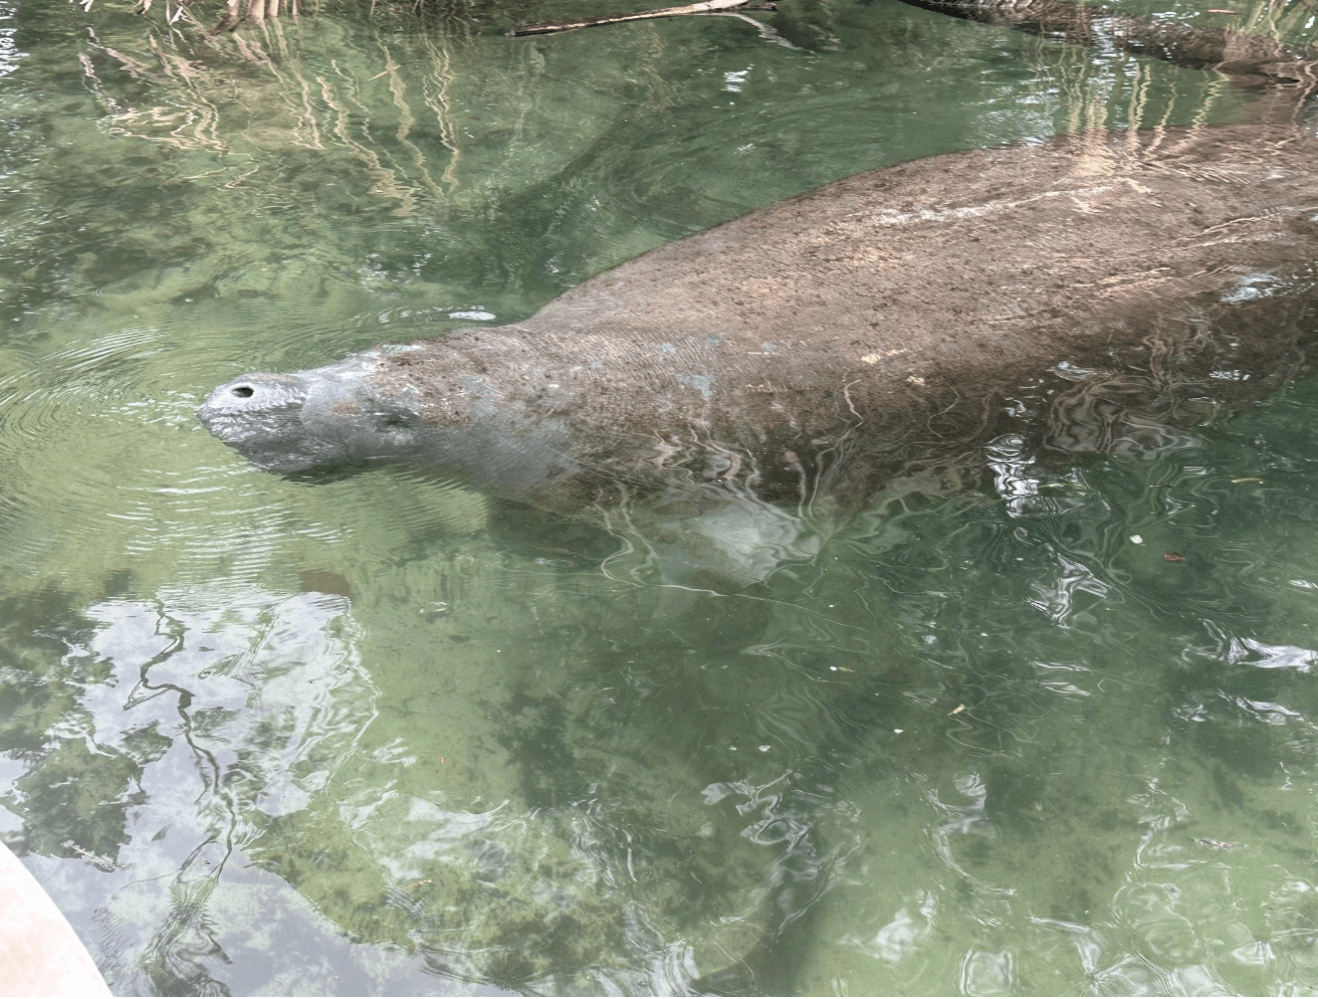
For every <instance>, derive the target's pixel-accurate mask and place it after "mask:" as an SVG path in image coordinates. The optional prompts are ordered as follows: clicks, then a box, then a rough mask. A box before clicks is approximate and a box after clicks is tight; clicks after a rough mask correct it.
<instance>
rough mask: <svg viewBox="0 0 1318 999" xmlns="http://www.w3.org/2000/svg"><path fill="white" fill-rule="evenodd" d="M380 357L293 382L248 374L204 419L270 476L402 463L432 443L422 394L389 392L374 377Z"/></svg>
mask: <svg viewBox="0 0 1318 999" xmlns="http://www.w3.org/2000/svg"><path fill="white" fill-rule="evenodd" d="M377 358H378V354H375V353H373V352H371V353H367V354H359V355H356V356H354V357H350V358H348V359H347V360H346V361H343V362H341V363H339V364H332V365H327V366H325V367H323V368H311V369H307V370H305V371H294V372H290V373H287V374H269V373H264V372H260V373H253V374H246V375H243V376H241V377H239V378H235V379H233V381H230V382H226V383H225V384H223V385H221V386H219V387H218V388H216V389H215V390H214V391H212V392H211V394H210V395H208V396H207V397H206V400H205V402H203V403H202V404H201V405H200V406H199V407H198V408H197V419H199V420H200V421H201V424H202V426H204V427H205V428H206V429H207V430H208V431H210V432H211V434H213V435H214V436H215V437H217V438H218V439H219V440H221V441H223V442H224V443H225V444H228V445H229V446H230V447H232V448H233V449H234V450H236V451H238V452H239V453H240V454H242V455H243V456H244V457H246V458H247V459H248V460H249V461H251V462H252V464H254V465H256V466H257V467H258V468H260V469H262V470H264V471H269V472H302V471H306V470H308V469H312V468H319V467H323V466H331V465H344V464H353V463H360V462H364V461H371V460H374V459H380V458H390V457H398V456H400V455H405V454H408V453H410V452H412V451H413V450H415V449H416V448H417V447H418V446H419V444H420V443H421V441H422V439H423V438H424V436H425V433H424V430H425V428H424V427H423V424H422V420H421V411H420V401H419V398H416V397H415V396H416V394H415V392H409V391H407V390H406V389H403V390H401V391H400V390H393V391H390V390H386V389H385V388H384V387H383V386H381V385H379V384H377V380H376V379H375V378H374V377H373V374H374V369H375V362H376V360H377Z"/></svg>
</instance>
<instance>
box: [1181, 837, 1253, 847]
mask: <svg viewBox="0 0 1318 999" xmlns="http://www.w3.org/2000/svg"><path fill="white" fill-rule="evenodd" d="M1194 841H1195V842H1196V843H1198V844H1199V845H1200V846H1206V847H1208V848H1209V849H1210V850H1239V849H1241V848H1242V847H1243V846H1244V845H1245V844H1244V843H1231V842H1228V841H1227V840H1224V839H1209V838H1208V837H1207V836H1196V837H1195V838H1194Z"/></svg>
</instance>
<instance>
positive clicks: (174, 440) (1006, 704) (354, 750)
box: [0, 0, 1318, 995]
mask: <svg viewBox="0 0 1318 999" xmlns="http://www.w3.org/2000/svg"><path fill="white" fill-rule="evenodd" d="M327 6H328V5H327ZM428 6H430V7H434V8H436V9H435V10H432V11H431V13H430V14H429V15H427V16H428V18H429V20H424V21H421V22H417V21H415V20H413V19H411V18H410V16H407V17H405V16H402V15H397V16H395V15H394V14H391V13H389V12H387V11H385V10H383V9H382V10H381V11H380V12H379V13H378V14H377V16H376V17H375V18H374V19H372V18H369V17H366V16H365V15H364V14H363V13H362V11H361V10H360V9H358V8H354V7H352V6H351V5H347V4H345V5H342V6H341V7H340V8H335V9H333V10H326V11H325V12H324V13H323V14H322V15H321V16H317V17H310V16H307V17H303V18H302V19H301V20H299V21H298V22H297V23H296V24H294V23H292V22H283V23H281V24H278V25H275V26H272V27H270V28H268V29H267V30H265V31H263V32H262V31H248V30H245V31H243V32H239V33H238V34H236V35H234V36H232V37H225V38H221V39H215V40H207V39H205V38H203V37H202V36H201V35H200V34H199V33H197V32H195V31H192V30H191V29H188V30H183V29H180V28H177V27H176V28H174V29H170V28H168V27H167V26H165V24H164V23H163V19H161V18H155V19H154V20H153V19H152V18H150V17H148V18H146V19H143V18H140V17H135V16H130V15H129V13H128V10H129V5H128V4H126V3H120V4H117V5H116V4H114V3H111V2H110V0H100V2H98V3H97V4H95V5H94V6H93V7H92V9H91V11H90V12H84V11H83V10H82V9H81V5H78V4H59V3H52V4H45V5H37V4H16V3H5V2H2V0H0V108H3V109H4V112H5V118H6V120H7V122H8V134H7V140H6V143H5V144H3V145H0V182H3V184H4V187H5V192H6V196H5V198H3V199H0V273H4V274H5V275H6V276H7V279H6V281H5V282H4V284H3V286H0V324H2V325H0V329H3V330H4V336H3V337H2V338H0V579H2V580H3V583H0V610H2V613H0V704H2V705H3V707H4V710H3V711H2V712H0V805H3V806H4V807H3V808H0V831H3V833H4V836H5V841H6V842H7V843H9V844H10V845H11V846H12V847H13V848H14V850H15V852H17V853H19V854H20V855H21V856H23V858H24V860H25V862H26V863H27V864H28V865H29V866H30V867H31V869H32V870H33V871H34V873H35V874H36V875H37V876H38V878H39V879H40V880H41V882H42V884H43V885H45V886H46V887H47V890H48V891H49V892H50V893H51V895H52V896H53V897H54V898H55V900H56V901H57V902H58V903H59V904H60V906H61V908H62V909H63V910H64V911H65V912H66V913H67V914H68V915H69V918H70V920H71V922H72V923H73V925H74V926H75V928H76V929H77V930H78V932H79V933H80V934H81V936H82V937H83V939H84V940H85V941H86V942H87V944H88V946H89V949H90V950H91V951H92V953H93V956H94V957H95V958H96V960H97V962H98V965H99V966H100V967H101V969H102V971H103V972H104V974H105V975H106V977H107V979H108V980H109V982H110V984H111V986H112V988H113V989H114V990H115V991H116V992H117V993H120V994H147V995H150V994H200V993H206V994H220V993H223V992H226V991H227V992H229V993H233V994H369V993H386V994H426V993H430V994H434V993H445V992H452V993H462V994H466V993H471V992H473V991H475V992H483V993H488V994H503V993H518V992H572V991H575V992H604V993H614V992H618V993H653V992H668V993H671V992H681V991H688V992H690V991H708V992H717V993H770V994H775V993H783V994H815V993H823V994H832V993H837V994H904V993H905V994H958V993H963V994H1073V993H1081V994H1125V993H1132V994H1135V993H1138V994H1179V993H1223V992H1236V993H1245V994H1263V993H1312V992H1313V991H1314V990H1315V988H1318V959H1316V958H1315V957H1314V954H1315V951H1314V943H1315V934H1318V930H1316V929H1315V926H1316V925H1318V924H1316V923H1315V919H1318V880H1316V879H1315V875H1314V870H1313V858H1314V849H1315V834H1316V833H1318V829H1316V827H1315V822H1316V821H1318V812H1315V809H1314V805H1313V801H1314V790H1315V781H1314V774H1315V765H1316V764H1318V760H1316V758H1315V751H1316V750H1318V729H1316V728H1315V724H1314V719H1315V717H1318V701H1316V700H1315V693H1314V687H1313V677H1312V673H1313V670H1314V667H1315V663H1318V636H1316V635H1315V634H1314V629H1315V628H1316V627H1318V604H1316V603H1315V601H1318V542H1316V540H1315V534H1314V531H1313V525H1314V523H1315V522H1316V521H1318V465H1315V463H1314V461H1313V456H1314V455H1318V440H1315V439H1314V438H1315V433H1314V431H1313V429H1312V428H1313V427H1314V426H1316V425H1318V421H1316V420H1315V414H1316V413H1318V383H1315V382H1314V381H1313V380H1312V379H1309V380H1302V381H1299V382H1296V383H1294V384H1292V385H1290V386H1288V387H1286V388H1285V389H1284V390H1283V391H1282V392H1281V393H1280V395H1279V396H1278V397H1276V398H1274V399H1272V400H1270V401H1269V402H1268V403H1266V404H1264V405H1261V406H1258V407H1256V408H1253V409H1250V410H1248V411H1247V412H1244V413H1242V414H1238V415H1236V416H1234V417H1233V418H1231V419H1223V420H1220V421H1218V422H1217V423H1216V424H1215V425H1213V426H1211V427H1207V428H1191V429H1185V430H1182V431H1178V432H1177V433H1175V434H1172V433H1168V434H1167V435H1166V437H1165V438H1164V440H1163V441H1162V446H1161V447H1160V448H1159V449H1158V450H1157V451H1149V450H1145V451H1137V452H1136V453H1132V454H1126V455H1120V456H1107V457H1103V456H1095V457H1094V458H1092V460H1089V461H1087V462H1085V463H1082V464H1079V465H1076V466H1074V467H1052V466H1048V467H1044V466H1040V465H1035V464H1033V463H1032V461H1031V459H1030V457H1029V456H1028V455H1023V454H1022V453H1021V451H1020V447H1019V442H1018V441H1014V440H1013V438H1012V437H1011V436H1010V435H1009V436H1007V437H1004V438H1002V439H1000V440H998V441H997V442H996V443H995V445H994V447H993V448H991V449H989V451H988V452H987V453H986V454H985V455H984V463H985V465H986V467H987V469H988V472H989V474H988V476H987V478H986V479H985V483H986V484H985V485H984V486H982V487H980V488H975V489H971V488H965V489H960V490H958V489H951V488H948V485H949V484H948V483H946V482H942V483H938V488H934V487H933V486H932V485H931V483H932V481H933V480H932V479H929V480H928V481H926V482H924V488H918V486H919V482H917V483H916V485H917V488H910V483H908V484H907V486H908V488H904V489H894V490H893V491H892V492H891V493H890V494H888V495H885V496H883V497H880V498H879V500H877V501H876V502H875V504H874V505H873V507H872V508H871V509H869V510H867V511H865V512H863V513H862V514H860V515H857V516H855V517H853V518H850V519H847V520H845V521H842V520H837V519H836V518H835V519H833V520H830V519H829V518H827V517H823V516H819V517H813V516H812V517H806V516H804V515H802V514H801V512H800V511H783V512H782V513H781V515H780V516H779V517H778V518H777V521H776V522H775V523H773V524H767V523H766V524H758V525H748V524H746V523H744V522H742V521H737V520H736V519H734V518H729V519H727V520H726V521H724V522H722V523H721V524H718V525H715V527H714V528H713V530H714V533H715V534H716V535H717V536H716V538H715V539H714V540H715V542H716V543H717V544H718V545H721V546H722V547H723V548H724V549H727V550H729V551H732V550H736V549H742V550H745V549H748V548H750V549H752V550H755V551H757V552H758V553H759V557H761V558H763V557H764V552H766V551H772V552H773V555H774V558H773V559H772V560H771V561H772V564H771V565H769V564H767V560H766V565H765V566H760V567H759V568H760V569H761V570H762V571H763V579H762V580H760V581H759V582H757V583H755V584H754V585H750V586H745V587H740V588H738V587H725V588H722V589H719V588H717V587H714V588H709V589H704V588H699V587H696V586H691V587H685V588H684V587H676V586H663V585H658V584H657V582H656V580H657V578H658V577H657V575H656V571H655V567H654V565H653V564H652V563H651V560H650V558H649V555H648V552H647V550H646V545H645V539H644V538H642V537H641V536H640V535H639V534H637V533H636V532H632V533H629V532H628V531H624V530H620V531H619V533H618V535H617V536H610V535H609V534H607V533H605V532H604V531H602V530H601V529H599V528H597V527H592V526H588V525H585V524H578V523H573V522H567V521H562V520H557V519H554V518H550V517H545V516H540V515H537V514H533V513H531V512H530V511H527V510H522V509H518V508H515V507H511V506H505V505H500V504H495V503H490V502H487V501H486V500H485V499H484V498H482V497H480V496H478V495H475V494H474V493H471V492H469V491H467V490H465V489H462V488H458V487H455V486H452V485H450V484H443V483H436V482H435V481H434V480H433V479H432V478H429V477H427V476H425V475H423V474H419V473H416V472H412V471H408V470H377V471H373V472H370V473H367V474H363V475H359V476H356V477H344V478H338V479H329V480H323V481H311V480H294V479H283V478H280V477H277V476H273V475H269V474H264V473H261V472H258V471H255V470H254V469H252V468H251V467H249V466H248V465H247V464H246V463H245V462H244V461H243V460H242V459H241V458H240V457H239V456H238V455H236V454H234V453H233V452H231V451H229V450H227V449H226V448H224V447H223V446H221V445H220V444H219V443H218V442H217V441H215V440H213V439H212V438H211V437H209V436H208V435H207V434H206V433H205V432H204V430H203V429H202V428H201V427H200V426H198V425H197V423H196V420H195V417H194V412H193V411H194V408H195V406H196V405H197V403H198V402H199V401H200V399H201V398H202V397H203V396H204V394H205V393H206V392H208V391H209V390H210V388H211V387H212V386H213V385H215V384H217V383H220V382H223V381H225V380H227V379H229V378H231V377H233V376H235V375H236V374H238V373H239V372H241V371H246V370H254V369H270V370H278V369H288V368H295V367H305V366H309V365H318V364H322V363H326V362H328V361H331V360H334V359H337V358H339V357H342V356H343V355H345V354H347V353H349V352H351V351H354V350H360V349H364V348H366V347H368V346H371V345H373V344H375V343H378V342H381V341H406V340H409V339H413V338H416V337H421V336H430V335H435V334H437V333H438V332H440V331H442V330H444V329H451V328H455V327H459V326H466V325H470V324H471V323H473V322H476V323H482V324H486V323H488V324H498V323H503V322H510V321H514V320H517V319H519V318H522V317H525V316H526V315H529V314H530V313H531V312H533V311H534V310H535V309H537V308H538V307H539V306H540V305H541V304H543V303H544V302H545V301H547V300H548V299H549V298H551V297H552V296H553V295H555V294H557V293H558V292H560V291H562V290H563V289H565V288H567V287H570V286H572V285H574V284H576V283H578V282H580V281H581V280H583V279H585V278H586V277H588V276H590V275H591V274H594V273H596V272H598V271H599V270H601V269H603V268H606V267H608V266H612V265H613V264H616V263H618V262H619V261H621V260H623V259H626V258H627V257H629V256H632V255H634V254H636V253H638V252H641V251H643V250H645V249H647V248H650V247H652V246H655V245H658V244H660V243H663V242H666V241H669V240H672V239H676V238H679V237H681V236H683V235H685V234H687V233H689V232H691V231H694V230H696V229H699V228H701V227H704V226H707V225H710V224H713V223H715V222H718V221H721V220H724V219H727V218H731V217H733V216H736V215H738V214H740V213H742V212H744V211H746V210H748V209H749V208H751V207H754V206H757V205H761V204H765V203H768V202H770V201H772V200H774V199H776V198H780V197H785V196H788V195H790V194H793V193H796V192H799V191H801V190H804V189H806V188H809V187H811V186H814V185H817V184H820V183H823V182H825V181H828V180H830V179H833V178H836V177H839V176H843V175H846V174H848V173H851V172H854V171H857V170H861V169H866V168H871V167H875V166H880V165H885V164H890V163H893V162H897V161H900V160H904V159H909V158H913V157H918V156H924V155H930V154H934V153H939V152H945V151H949V150H954V149H960V148H968V147H973V146H981V145H989V144H994V143H1001V142H1008V141H1018V140H1025V141H1031V140H1032V141H1037V140H1039V139H1042V138H1043V137H1045V136H1047V135H1049V134H1052V133H1054V132H1056V131H1060V130H1080V129H1083V128H1092V127H1125V126H1126V125H1129V124H1131V123H1132V122H1134V123H1142V124H1145V125H1158V126H1161V125H1176V124H1185V123H1189V122H1198V121H1213V120H1236V119H1238V118H1240V117H1242V116H1245V117H1247V116H1248V115H1250V114H1251V113H1262V112H1261V111H1260V110H1259V108H1260V107H1261V106H1262V103H1263V102H1262V101H1261V100H1260V99H1259V98H1258V97H1257V95H1253V96H1251V93H1250V92H1249V91H1248V90H1247V89H1244V88H1239V87H1233V86H1229V85H1226V84H1224V83H1223V82H1222V81H1221V80H1213V79H1211V78H1209V77H1207V76H1204V75H1201V74H1196V73H1192V72H1189V71H1182V70H1174V69H1172V68H1170V67H1167V66H1160V65H1154V64H1149V63H1144V62H1138V61H1135V60H1128V59H1114V58H1113V57H1112V56H1111V54H1103V53H1097V54H1096V53H1092V52H1085V51H1080V50H1078V49H1071V48H1064V47H1060V46H1055V45H1051V44H1050V43H1048V42H1045V41H1040V40H1037V39H1031V38H1027V37H1024V36H1019V35H1012V34H1010V33H1007V32H1005V31H1000V30H995V29H988V28H984V27H982V26H977V25H968V24H965V23H962V22H958V21H953V20H951V19H942V18H939V17H936V16H934V15H930V14H925V13H922V12H919V11H914V10H910V9H907V8H904V7H891V6H883V5H877V4H871V5H865V4H838V5H835V6H834V7H824V6H817V5H807V4H804V3H789V2H784V3H782V4H781V9H780V11H779V12H778V13H777V14H775V15H773V16H772V17H768V16H766V17H765V18H764V20H765V21H766V22H767V23H768V24H770V25H771V27H772V28H773V34H772V35H771V37H768V38H766V37H762V36H761V35H760V33H759V32H758V31H757V30H755V29H754V28H753V27H752V26H750V25H748V24H746V23H745V22H744V21H739V20H737V19H733V18H708V19H681V20H670V21H663V22H659V21H652V22H643V23H639V24H636V25H632V26H627V27H618V28H610V29H600V30H597V31H591V32H577V33H574V34H568V35H561V36H553V37H547V38H541V39H536V40H516V41H514V40H509V39H506V38H504V37H503V36H502V34H501V31H502V28H503V27H505V26H506V22H507V21H511V20H515V19H520V20H539V19H545V18H546V17H548V16H558V14H559V12H560V11H566V12H567V13H566V14H564V15H563V16H570V15H571V14H573V13H580V12H579V11H575V10H574V9H573V10H570V9H569V5H566V4H565V5H562V6H561V7H560V8H555V9H554V13H552V14H545V13H544V11H543V10H542V9H541V8H539V7H537V6H536V5H528V4H526V3H518V4H514V3H508V4H506V5H505V6H503V7H498V8H497V9H496V10H494V11H493V12H491V13H488V14H484V15H481V16H479V17H478V16H477V15H475V14H472V13H471V11H470V10H469V9H468V8H467V7H466V6H463V5H461V4H456V3H454V4H450V5H447V6H445V5H428ZM1180 13H1181V14H1183V15H1185V16H1189V12H1186V11H1182V12H1180ZM1292 14H1293V12H1289V13H1288V12H1287V11H1281V12H1280V13H1279V14H1278V15H1277V16H1278V17H1279V18H1282V23H1281V28H1280V30H1282V32H1283V34H1285V36H1286V37H1287V38H1288V39H1290V40H1293V41H1295V42H1297V43H1311V42H1312V35H1313V33H1314V26H1313V25H1311V24H1307V23H1302V22H1301V21H1298V20H1296V18H1295V17H1293V16H1291V15H1292ZM505 15H506V16H505ZM1286 18H1290V20H1285V19H1286ZM1287 32H1288V33H1289V34H1286V33H1287ZM1306 32H1308V33H1307V34H1306ZM954 182H955V178H949V183H954ZM1249 281H1250V279H1249V278H1248V277H1242V289H1244V290H1243V291H1242V294H1244V293H1246V292H1247V291H1248V292H1251V293H1253V291H1257V284H1258V283H1257V282H1254V283H1253V284H1250V283H1249ZM921 481H923V480H921ZM953 484H954V483H953ZM705 526H706V529H707V530H708V529H711V528H710V525H708V524H707V525H705ZM638 530H639V529H638Z"/></svg>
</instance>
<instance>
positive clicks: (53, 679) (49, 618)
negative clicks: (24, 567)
mask: <svg viewBox="0 0 1318 999" xmlns="http://www.w3.org/2000/svg"><path fill="white" fill-rule="evenodd" d="M0 622H2V623H0V750H3V751H4V752H6V753H7V754H8V755H10V756H12V757H16V758H19V759H22V760H23V761H24V762H25V763H27V764H28V768H27V770H26V772H25V773H24V774H23V775H22V776H21V777H20V778H19V779H18V780H17V781H16V782H15V783H14V785H13V788H14V791H13V792H11V794H10V795H9V796H8V798H7V799H6V800H5V802H4V804H5V805H7V806H8V807H9V808H10V809H11V810H13V811H15V812H16V813H18V814H19V815H22V816H23V817H24V820H25V822H24V828H23V834H22V839H23V843H22V845H21V846H18V847H17V848H18V850H19V852H22V853H27V852H35V853H43V854H51V855H55V856H61V855H62V856H70V857H71V856H75V855H77V854H78V853H79V852H82V853H84V854H85V853H92V854H97V855H100V856H103V857H109V858H113V856H114V855H115V854H117V853H118V848H119V845H120V844H121V843H124V842H126V839H127V836H126V833H125V825H126V817H125V813H126V811H127V810H128V809H129V808H131V807H133V806H134V805H136V804H140V803H141V801H142V800H143V796H142V792H141V790H140V789H139V788H138V787H137V781H138V778H139V776H140V773H141V767H142V765H143V764H144V763H145V762H147V761H148V760H149V759H150V758H151V756H152V755H153V754H154V753H155V752H158V750H159V739H160V737H159V735H158V733H156V732H155V731H154V729H153V727H151V726H147V727H145V728H143V729H141V730H138V731H135V732H132V733H130V739H131V742H132V744H133V746H134V748H135V749H136V750H138V751H139V752H140V753H141V754H142V755H141V756H140V758H139V757H137V756H136V754H134V753H131V752H128V753H126V752H123V751H120V750H117V749H114V748H111V747H105V746H99V745H97V744H96V742H95V738H94V732H95V724H94V721H93V720H92V719H91V718H90V717H89V715H88V713H87V712H86V711H85V710H84V709H83V708H82V707H81V705H80V703H79V701H80V699H81V696H82V693H83V691H84V690H85V688H86V687H87V686H88V685H90V684H96V683H102V682H104V680H105V677H106V674H107V670H106V668H105V663H104V662H102V661H98V660H97V658H96V657H95V656H94V655H92V654H91V653H90V651H89V649H88V641H89V639H90V636H91V624H90V622H88V621H87V620H86V619H85V618H82V617H81V616H80V615H79V614H78V613H77V612H75V611H74V609H73V598H72V597H71V596H69V595H67V594H64V593H60V592H58V591H55V590H52V589H46V590H43V591H41V592H40V593H38V594H35V595H34V596H32V597H30V598H27V599H24V598H22V597H18V596H10V597H7V598H5V599H4V600H3V601H0ZM67 843H72V844H76V846H77V847H80V848H81V850H80V851H78V850H75V849H74V848H73V847H70V846H66V845H65V844H67Z"/></svg>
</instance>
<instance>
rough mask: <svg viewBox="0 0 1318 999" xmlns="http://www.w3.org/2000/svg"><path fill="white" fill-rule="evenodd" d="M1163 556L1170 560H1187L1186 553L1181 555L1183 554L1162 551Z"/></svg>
mask: <svg viewBox="0 0 1318 999" xmlns="http://www.w3.org/2000/svg"><path fill="white" fill-rule="evenodd" d="M1162 557H1163V558H1165V559H1166V560H1167V561H1168V562H1184V561H1185V556H1184V555H1181V554H1178V553H1177V552H1163V553H1162Z"/></svg>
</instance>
